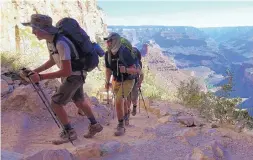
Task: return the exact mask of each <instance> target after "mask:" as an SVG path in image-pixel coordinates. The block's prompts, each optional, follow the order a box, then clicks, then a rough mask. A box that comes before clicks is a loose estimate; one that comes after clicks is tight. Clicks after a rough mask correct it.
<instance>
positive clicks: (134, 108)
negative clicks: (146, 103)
mask: <svg viewBox="0 0 253 160" xmlns="http://www.w3.org/2000/svg"><path fill="white" fill-rule="evenodd" d="M135 115H136V107H133V110H132V116H135Z"/></svg>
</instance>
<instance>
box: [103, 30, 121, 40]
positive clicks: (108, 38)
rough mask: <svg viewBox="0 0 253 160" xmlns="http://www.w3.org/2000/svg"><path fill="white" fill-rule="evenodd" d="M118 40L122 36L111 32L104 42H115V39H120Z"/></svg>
mask: <svg viewBox="0 0 253 160" xmlns="http://www.w3.org/2000/svg"><path fill="white" fill-rule="evenodd" d="M118 38H120V35H119V34H118V33H115V32H111V33H110V34H109V35H108V36H107V37H105V38H104V40H105V41H108V40H113V39H118Z"/></svg>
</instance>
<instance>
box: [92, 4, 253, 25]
mask: <svg viewBox="0 0 253 160" xmlns="http://www.w3.org/2000/svg"><path fill="white" fill-rule="evenodd" d="M97 4H98V5H99V6H100V7H101V8H102V9H103V10H104V12H105V14H106V23H107V24H108V25H125V26H138V25H163V26H193V27H224V26H253V0H252V1H249V0H248V1H208V0H198V1H191V0H185V1H180V0H177V1H172V0H163V1H159V0H157V1H155V0H137V1H133V0H128V1H126V0H125V1H124V0H97Z"/></svg>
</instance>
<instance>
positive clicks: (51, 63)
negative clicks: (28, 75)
mask: <svg viewBox="0 0 253 160" xmlns="http://www.w3.org/2000/svg"><path fill="white" fill-rule="evenodd" d="M54 65H55V62H54V60H53V57H52V56H51V55H50V58H49V60H48V61H46V62H45V63H44V64H43V65H41V66H39V67H38V68H36V69H34V70H33V72H37V73H40V72H43V71H45V70H47V69H49V68H51V67H52V66H54Z"/></svg>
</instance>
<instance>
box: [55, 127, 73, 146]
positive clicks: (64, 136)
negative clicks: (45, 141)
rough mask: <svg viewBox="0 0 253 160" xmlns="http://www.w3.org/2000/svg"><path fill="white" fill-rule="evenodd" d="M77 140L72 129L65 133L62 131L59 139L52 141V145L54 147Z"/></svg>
mask: <svg viewBox="0 0 253 160" xmlns="http://www.w3.org/2000/svg"><path fill="white" fill-rule="evenodd" d="M76 139H77V134H76V132H75V130H74V129H70V130H67V131H62V132H61V133H60V137H59V139H57V140H53V141H52V143H53V144H55V145H59V144H63V143H68V142H70V141H74V140H76Z"/></svg>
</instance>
